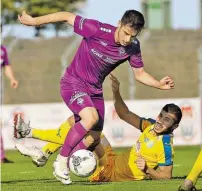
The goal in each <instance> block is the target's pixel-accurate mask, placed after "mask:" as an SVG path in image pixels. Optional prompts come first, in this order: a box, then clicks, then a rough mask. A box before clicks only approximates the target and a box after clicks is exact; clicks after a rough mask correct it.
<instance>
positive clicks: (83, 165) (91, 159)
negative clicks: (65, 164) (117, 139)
mask: <svg viewBox="0 0 202 191" xmlns="http://www.w3.org/2000/svg"><path fill="white" fill-rule="evenodd" d="M96 167H97V160H96V158H95V155H94V154H93V153H92V152H91V151H88V150H84V149H82V150H78V151H76V152H74V153H73V154H72V155H71V157H70V159H69V168H70V170H71V172H73V173H74V174H75V175H76V176H79V177H88V176H90V175H92V174H93V173H94V172H95V170H96Z"/></svg>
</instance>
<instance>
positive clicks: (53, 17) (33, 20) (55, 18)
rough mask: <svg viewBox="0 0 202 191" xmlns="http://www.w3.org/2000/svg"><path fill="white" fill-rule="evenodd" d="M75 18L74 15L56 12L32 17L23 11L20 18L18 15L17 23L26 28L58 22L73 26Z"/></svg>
mask: <svg viewBox="0 0 202 191" xmlns="http://www.w3.org/2000/svg"><path fill="white" fill-rule="evenodd" d="M75 18H76V15H75V14H73V13H70V12H56V13H52V14H47V15H44V16H39V17H32V16H30V15H28V14H27V13H26V12H25V11H23V12H22V15H21V16H20V15H18V19H19V21H20V22H21V23H22V24H24V25H28V26H39V25H43V24H48V23H55V22H60V21H64V22H67V23H68V24H69V25H71V26H73V25H74V20H75Z"/></svg>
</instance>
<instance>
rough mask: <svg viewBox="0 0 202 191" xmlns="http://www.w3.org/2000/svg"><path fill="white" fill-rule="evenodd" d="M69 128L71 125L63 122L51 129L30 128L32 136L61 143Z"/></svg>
mask: <svg viewBox="0 0 202 191" xmlns="http://www.w3.org/2000/svg"><path fill="white" fill-rule="evenodd" d="M70 128H71V127H70V125H69V123H68V122H65V123H63V124H62V125H61V126H60V127H59V128H58V129H51V130H40V129H32V137H33V138H36V139H40V140H43V141H48V142H52V143H57V144H60V145H63V144H64V141H65V138H66V136H67V133H68V131H69V130H70Z"/></svg>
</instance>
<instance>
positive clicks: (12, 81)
mask: <svg viewBox="0 0 202 191" xmlns="http://www.w3.org/2000/svg"><path fill="white" fill-rule="evenodd" d="M18 84H19V83H18V81H17V80H16V79H13V80H11V81H10V85H11V88H14V89H16V88H17V87H18Z"/></svg>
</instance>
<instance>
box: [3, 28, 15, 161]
mask: <svg viewBox="0 0 202 191" xmlns="http://www.w3.org/2000/svg"><path fill="white" fill-rule="evenodd" d="M1 29H2V26H1ZM3 68H4V69H5V75H6V77H7V78H8V79H9V80H10V85H11V87H12V88H17V87H18V81H17V80H16V79H15V77H14V74H13V70H12V68H11V65H10V64H9V61H8V54H7V50H6V47H5V46H3V45H1V68H0V107H2V104H3V74H2V72H3ZM0 112H1V111H0ZM0 116H2V113H0ZM0 126H1V127H0V128H2V119H1V117H0ZM0 139H1V153H0V155H1V163H13V162H12V161H10V160H8V159H7V158H6V156H5V152H4V146H3V139H2V134H0Z"/></svg>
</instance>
